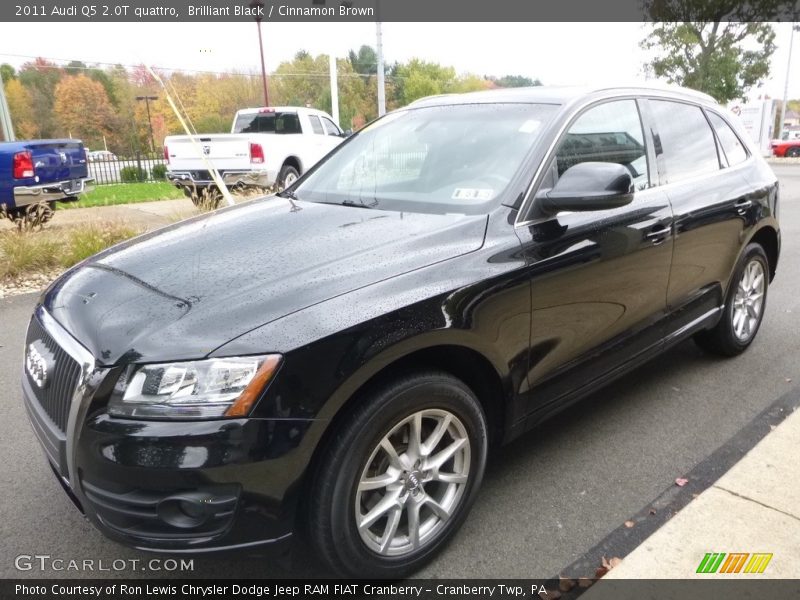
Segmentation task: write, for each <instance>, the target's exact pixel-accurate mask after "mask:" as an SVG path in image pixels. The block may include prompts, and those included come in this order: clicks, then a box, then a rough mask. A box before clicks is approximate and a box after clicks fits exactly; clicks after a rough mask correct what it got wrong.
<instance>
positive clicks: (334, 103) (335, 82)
mask: <svg viewBox="0 0 800 600" xmlns="http://www.w3.org/2000/svg"><path fill="white" fill-rule="evenodd" d="M328 58H329V61H330V74H331V116H332V117H333V122H334V123H336V124H337V125H339V127H341V126H342V125H341V123H339V76H338V73H337V72H336V56H335V55H334V54H333V51H331V53H330V56H329V57H328Z"/></svg>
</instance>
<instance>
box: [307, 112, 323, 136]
mask: <svg viewBox="0 0 800 600" xmlns="http://www.w3.org/2000/svg"><path fill="white" fill-rule="evenodd" d="M308 120H309V121H311V129H312V130H313V131H314V133H315V134H317V135H325V130H324V129H323V128H322V123H320V122H319V117H318V116H316V115H308Z"/></svg>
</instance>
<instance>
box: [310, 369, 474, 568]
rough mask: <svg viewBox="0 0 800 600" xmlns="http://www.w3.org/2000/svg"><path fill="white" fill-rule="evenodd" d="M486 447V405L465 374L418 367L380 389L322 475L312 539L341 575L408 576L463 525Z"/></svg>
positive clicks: (333, 445)
mask: <svg viewBox="0 0 800 600" xmlns="http://www.w3.org/2000/svg"><path fill="white" fill-rule="evenodd" d="M486 448H487V430H486V421H485V418H484V415H483V411H482V409H481V406H480V403H479V402H478V400H477V398H475V395H474V394H473V393H472V391H471V390H470V389H469V388H468V387H467V386H466V385H464V384H463V383H462V382H461V381H459V380H458V379H455V378H454V377H452V376H450V375H448V374H445V373H439V372H431V373H417V374H412V375H407V376H405V377H403V378H402V379H398V380H397V381H395V382H393V383H391V384H389V385H386V386H384V387H382V388H380V389H378V390H376V391H375V392H374V393H373V394H371V395H370V396H369V397H368V398H367V399H366V401H365V402H364V403H363V404H362V405H361V406H360V407H359V409H357V411H356V412H355V413H354V414H353V415H351V418H350V419H349V420H348V422H347V423H346V424H344V425H343V427H342V429H341V430H340V431H339V432H337V434H336V436H335V438H334V439H333V440H332V441H331V442H330V446H329V447H328V448H327V449H326V450H327V452H326V458H325V459H324V460H323V462H322V464H321V465H319V468H318V469H317V471H316V473H317V475H316V480H315V481H314V483H313V485H312V492H311V499H310V505H309V513H310V514H309V517H310V519H309V527H308V535H309V537H310V538H311V542H312V544H313V545H314V546H315V548H316V549H317V551H318V553H319V554H320V556H322V558H323V559H324V560H325V561H326V562H327V563H328V565H329V566H330V567H331V568H333V569H334V570H336V571H337V572H338V573H340V574H342V575H349V576H357V577H381V578H397V577H404V576H406V575H408V574H409V573H411V572H413V571H414V570H416V569H418V568H419V567H421V566H422V565H424V564H425V563H426V562H427V561H429V560H430V559H431V558H432V557H433V555H434V554H435V553H436V552H438V551H439V550H440V549H441V548H442V546H443V545H444V544H445V542H446V541H447V539H448V538H449V537H450V536H451V535H453V534H454V533H455V532H456V530H457V529H458V528H459V526H460V525H461V523H462V522H463V520H464V518H465V517H466V515H467V512H468V511H469V507H470V506H471V504H472V501H473V500H474V497H475V493H476V492H477V489H478V487H479V485H480V482H481V479H482V477H483V470H484V466H485V462H486Z"/></svg>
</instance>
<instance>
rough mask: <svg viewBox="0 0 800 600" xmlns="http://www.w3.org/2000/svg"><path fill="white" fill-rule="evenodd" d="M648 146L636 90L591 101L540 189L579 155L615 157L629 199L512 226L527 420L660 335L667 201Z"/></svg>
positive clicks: (583, 158)
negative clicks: (527, 294) (525, 344)
mask: <svg viewBox="0 0 800 600" xmlns="http://www.w3.org/2000/svg"><path fill="white" fill-rule="evenodd" d="M646 140H648V141H646ZM649 146H650V143H649V138H646V137H645V135H644V133H643V128H642V121H641V118H640V114H639V110H638V105H637V102H636V101H635V100H633V99H622V100H613V101H607V102H604V103H601V104H597V105H593V106H591V107H589V108H588V109H586V110H585V111H584V112H583V113H582V114H580V115H579V116H578V117H577V119H576V120H575V121H574V122H573V123H572V124H571V125H570V126H569V127H568V129H567V131H566V133H565V134H564V135H563V136H562V138H561V139H560V141H559V145H558V146H557V150H556V153H555V156H554V157H553V159H552V162H551V164H550V165H549V167H548V168H549V170H548V171H547V173H548V175H547V176H546V177H545V179H544V180H543V182H542V184H541V186H540V189H541V188H547V187H552V186H553V185H555V183H556V181H557V180H558V178H559V177H560V176H561V175H562V174H563V173H564V171H566V170H567V169H568V168H570V167H571V166H573V165H575V164H577V163H581V162H587V161H601V162H615V163H619V164H622V165H623V166H625V167H626V168H627V169H628V170H629V171H630V173H631V176H632V178H633V181H634V184H635V186H636V192H635V195H634V200H633V201H632V202H631V203H630V204H629V205H627V206H624V207H621V208H615V209H610V210H601V211H586V212H561V213H559V214H557V215H555V216H552V217H548V218H540V219H537V220H534V221H531V222H530V223H529V224H527V225H526V226H525V227H520V228H518V229H517V231H518V234H519V236H520V238H521V242H522V245H523V250H524V253H525V257H526V261H527V263H528V265H529V266H528V268H529V273H530V277H531V300H532V302H531V306H532V316H531V352H530V359H529V372H528V379H529V385H530V394H529V397H530V402H529V411H528V413H529V415H530V418H531V419H533V420H538V418H539V417H541V416H544V415H546V414H547V413H548V412H549V409H551V408H555V407H556V405H557V404H560V403H559V402H558V401H559V399H562V398H565V397H566V395H567V394H570V392H576V391H579V387H584V388H587V389H589V388H591V387H593V386H592V382H598V381H599V380H602V379H603V378H604V377H606V376H608V374H609V373H611V372H612V371H613V370H614V368H616V367H619V366H620V365H621V364H622V363H625V362H627V361H628V360H629V359H631V358H633V357H635V356H636V355H641V354H642V353H644V352H645V351H646V350H648V349H654V348H655V347H657V346H659V345H660V340H661V321H662V319H663V316H664V314H665V310H666V295H667V285H668V280H669V269H670V263H671V259H672V244H673V236H672V211H671V209H670V206H669V201H668V200H667V198H666V196H665V195H664V194H663V193H662V192H661V191H660V190H659V189H658V188H657V187H654V186H652V185H651V180H652V178H653V174H654V172H655V171H654V168H653V165H652V162H653V153H652V150H648V148H649Z"/></svg>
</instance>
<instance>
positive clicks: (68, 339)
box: [26, 306, 96, 482]
mask: <svg viewBox="0 0 800 600" xmlns="http://www.w3.org/2000/svg"><path fill="white" fill-rule="evenodd" d="M35 319H36V320H38V322H39V323H40V324H41V326H42V327H43V328H44V331H45V332H46V333H47V334H48V335H49V336H50V337H51V338H52V339H53V341H54V342H55V343H56V344H57V345H58V346H59V347H60V348H61V349H62V350H63V351H64V352H65V353H66V354H68V355H69V356H70V358H72V360H74V361H75V362H76V363H77V365H78V367H79V373H78V378H77V381H76V383H75V387H74V389H73V390H71V392H70V390H66V391H67V392H68V393H69V401H68V403H67V420H66V431H65V434H66V438H67V457H66V458H67V471H68V473H69V482H75V481H77V479H76V478H75V437H76V433H77V428H78V422H79V418H80V415H81V413H84V414H85V411H86V406H84V404H85V403H84V396H85V393H86V386H87V383H88V381H89V377H90V375H91V374H92V373H93V372H94V371H95V367H96V361H95V359H94V356H92V353H91V352H89V351H88V350H87V349H86V348H84V347H83V346H82V345H81V344H80V343H79V342H78V341H77V340H76V339H75V338H74V337H72V335H71V334H70V333H69V332H68V331H67V330H66V329H64V327H62V326H61V324H60V323H59V322H58V321H56V320H55V319H54V318H53V317H52V316H51V315H50V313H49V312H47V310H45V308H44V307H43V306H39V307H37V309H36V313H35ZM26 376H27V375H26Z"/></svg>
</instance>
